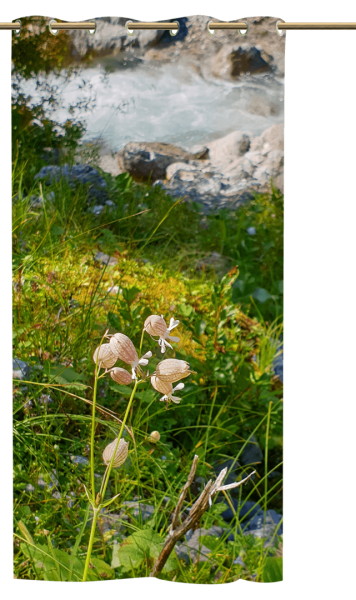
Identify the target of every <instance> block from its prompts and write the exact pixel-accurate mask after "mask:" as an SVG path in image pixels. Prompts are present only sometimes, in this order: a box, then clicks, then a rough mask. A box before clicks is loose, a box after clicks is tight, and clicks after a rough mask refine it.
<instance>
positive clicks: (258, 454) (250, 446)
mask: <svg viewBox="0 0 356 600" xmlns="http://www.w3.org/2000/svg"><path fill="white" fill-rule="evenodd" d="M262 458H263V454H262V451H261V448H260V447H259V445H258V443H257V439H256V437H255V436H254V435H252V436H251V438H250V439H249V441H248V443H247V445H246V446H245V448H244V449H243V452H242V454H241V456H240V461H241V463H242V464H243V465H251V464H255V463H260V462H261V461H262Z"/></svg>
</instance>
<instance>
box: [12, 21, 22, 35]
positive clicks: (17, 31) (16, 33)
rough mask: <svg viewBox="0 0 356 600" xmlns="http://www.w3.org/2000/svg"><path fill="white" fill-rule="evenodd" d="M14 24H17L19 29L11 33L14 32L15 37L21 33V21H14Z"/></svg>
mask: <svg viewBox="0 0 356 600" xmlns="http://www.w3.org/2000/svg"><path fill="white" fill-rule="evenodd" d="M14 23H18V24H19V25H20V28H19V29H13V32H14V34H15V35H19V34H20V33H21V27H22V23H21V21H19V20H17V21H14Z"/></svg>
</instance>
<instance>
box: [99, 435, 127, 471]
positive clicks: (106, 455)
mask: <svg viewBox="0 0 356 600" xmlns="http://www.w3.org/2000/svg"><path fill="white" fill-rule="evenodd" d="M116 444H117V438H116V439H115V440H114V441H113V442H111V444H109V445H108V446H106V448H105V450H104V452H103V461H104V464H105V465H109V464H110V461H111V459H112V457H113V454H114V452H115V447H116ZM128 453H129V443H128V442H125V440H124V439H123V438H121V440H120V441H119V445H118V447H117V450H116V453H115V458H114V460H113V463H112V466H113V467H120V466H121V465H122V464H123V463H124V462H125V460H126V459H127V455H128Z"/></svg>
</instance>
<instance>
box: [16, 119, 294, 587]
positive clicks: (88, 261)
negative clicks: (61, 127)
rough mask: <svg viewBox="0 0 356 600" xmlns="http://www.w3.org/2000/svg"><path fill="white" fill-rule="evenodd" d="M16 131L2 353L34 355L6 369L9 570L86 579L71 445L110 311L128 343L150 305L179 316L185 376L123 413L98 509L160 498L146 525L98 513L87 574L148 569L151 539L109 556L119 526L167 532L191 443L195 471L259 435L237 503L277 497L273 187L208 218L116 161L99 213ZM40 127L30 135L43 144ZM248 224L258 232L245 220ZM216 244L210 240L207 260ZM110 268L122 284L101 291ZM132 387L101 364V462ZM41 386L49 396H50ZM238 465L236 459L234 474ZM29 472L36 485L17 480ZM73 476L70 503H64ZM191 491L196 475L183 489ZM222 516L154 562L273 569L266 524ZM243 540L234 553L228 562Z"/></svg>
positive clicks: (143, 394)
mask: <svg viewBox="0 0 356 600" xmlns="http://www.w3.org/2000/svg"><path fill="white" fill-rule="evenodd" d="M68 131H70V130H68ZM30 133H31V132H28V137H29V138H31V135H30ZM26 135H27V134H26ZM41 135H42V134H41ZM71 135H72V134H71V133H68V136H69V141H68V144H67V146H66V147H67V150H68V148H69V150H68V154H67V158H66V160H70V156H71V155H70V151H71V150H70V149H72V150H74V149H75V136H76V133H75V135H74V141H73V143H72V142H71V138H70V136H71ZM26 139H27V138H26ZM26 139H23V141H22V145H18V147H17V150H16V151H15V156H14V170H13V199H14V202H13V231H14V237H13V266H14V356H16V357H18V358H21V359H23V360H25V361H26V362H28V363H29V364H30V365H31V367H32V370H31V373H30V376H29V378H28V381H25V382H19V381H17V382H15V391H14V470H15V484H14V494H15V504H14V507H15V509H14V516H15V574H16V576H17V577H18V578H25V579H43V578H49V579H70V578H71V579H73V580H76V578H77V579H78V578H80V576H81V572H82V571H81V569H82V560H83V558H85V554H86V548H87V545H88V539H89V531H90V530H89V528H88V527H82V525H83V521H84V520H85V515H86V504H87V503H86V500H85V495H84V488H83V484H87V482H88V479H89V467H88V465H85V466H81V465H75V464H73V462H72V460H71V456H73V455H81V456H85V455H87V444H88V441H89V438H90V424H91V411H90V409H91V407H90V401H91V398H92V385H93V368H94V365H93V363H92V359H91V357H92V354H93V351H94V349H95V347H96V346H97V345H98V343H99V341H100V339H101V337H102V335H103V333H104V331H105V329H106V328H109V329H110V331H111V332H114V331H122V332H123V333H125V334H126V335H129V336H130V338H131V339H132V340H133V341H134V343H135V345H136V347H138V346H139V343H140V335H141V329H142V325H143V322H144V320H145V318H146V317H147V316H148V315H149V314H152V313H154V314H163V315H164V316H165V317H166V320H169V317H170V316H173V315H174V317H175V318H178V319H179V320H180V322H181V323H180V325H179V328H178V330H177V334H178V335H180V337H181V343H180V344H178V347H177V349H176V351H175V354H174V355H175V356H176V357H177V358H184V359H187V360H188V361H189V362H190V364H191V365H192V368H193V369H194V371H195V375H193V376H191V377H190V378H189V379H187V380H186V387H185V390H184V391H183V392H182V393H181V396H182V402H181V404H180V405H178V406H175V405H170V406H169V408H168V410H166V409H165V406H164V403H161V402H159V395H158V394H157V393H155V392H154V391H153V389H152V388H150V387H149V385H146V386H145V387H143V388H142V389H140V390H139V392H138V393H137V395H136V399H135V402H134V411H133V412H132V415H131V417H130V418H129V425H130V426H132V427H133V429H134V432H135V440H136V444H135V445H133V444H131V451H130V455H129V461H128V462H127V463H125V465H124V467H122V468H121V469H119V470H116V471H114V473H113V475H112V476H111V483H110V489H109V492H110V494H111V495H114V494H117V493H121V496H120V497H119V499H118V500H117V501H116V503H115V504H114V505H111V506H110V510H111V511H112V512H115V513H118V512H119V511H120V510H121V508H122V502H123V501H125V500H129V501H131V500H133V498H134V497H135V496H139V497H141V498H142V499H143V501H144V502H145V503H148V504H152V505H154V506H155V512H154V515H153V516H152V518H151V519H150V521H149V522H148V523H146V524H145V525H143V523H142V521H140V520H135V519H131V521H129V522H127V521H123V526H125V529H123V530H122V531H121V532H119V533H118V534H117V535H115V536H114V532H113V531H111V532H110V531H107V532H105V533H100V528H99V530H98V531H97V534H96V538H95V541H94V552H93V557H94V562H95V560H97V561H99V559H100V560H101V561H104V563H105V564H106V565H109V566H105V565H104V564H103V563H100V562H97V563H96V567H95V568H94V569H93V573H92V577H93V578H99V579H100V578H101V579H104V578H120V577H141V576H145V575H147V574H148V573H149V570H150V566H152V561H153V559H154V553H153V555H152V556H151V555H150V553H148V554H147V553H146V554H145V556H144V558H143V559H142V561H141V562H140V563H139V564H137V565H136V566H135V568H134V569H132V568H126V567H122V566H120V567H115V569H114V570H112V569H110V564H111V560H112V552H113V549H114V548H115V546H116V547H117V544H114V543H113V542H114V540H116V541H117V542H119V543H120V541H122V539H124V538H126V537H127V536H128V535H130V534H134V533H135V532H136V533H137V532H139V531H140V530H142V528H143V527H145V528H147V527H150V528H151V529H153V530H154V531H155V532H156V533H157V534H158V535H159V536H161V538H162V541H163V540H164V538H165V535H166V533H167V530H168V527H169V515H170V512H171V510H173V507H174V502H175V501H176V500H177V499H178V496H179V494H180V490H181V487H182V485H184V483H185V481H186V477H187V474H188V472H189V469H190V466H191V462H192V458H193V456H194V454H198V455H199V458H200V460H199V463H198V470H197V475H198V476H199V477H204V478H205V480H207V479H208V478H209V477H211V476H212V475H213V473H214V472H213V468H212V467H213V466H214V465H216V463H217V462H219V461H220V462H223V461H225V460H227V459H233V460H236V461H239V458H240V457H241V453H242V451H243V449H244V447H245V446H246V444H248V442H249V440H250V438H251V436H252V435H254V436H255V437H256V438H257V440H258V443H259V445H260V447H261V448H262V449H263V454H264V459H263V461H262V462H261V464H257V465H253V468H255V469H256V471H257V476H256V478H255V479H254V481H253V482H249V483H248V484H246V485H245V486H244V487H243V489H242V490H241V488H239V490H240V495H241V499H242V502H243V501H244V500H246V499H249V500H251V499H252V500H255V501H258V502H259V503H260V504H261V506H262V507H263V508H265V509H268V508H274V509H276V510H277V511H280V510H281V506H282V480H281V477H280V476H277V477H267V475H268V474H270V475H271V473H272V471H273V470H274V469H276V471H278V472H281V462H282V386H281V383H280V382H279V380H278V379H276V378H275V377H274V376H273V371H272V368H271V367H272V362H273V360H274V357H275V355H276V353H277V352H278V351H279V341H280V339H281V335H282V306H283V296H282V293H283V287H282V279H283V197H282V195H281V194H280V193H279V191H278V190H276V189H274V188H273V186H272V187H271V191H270V193H268V194H264V195H256V196H255V198H254V199H252V200H251V201H250V202H249V203H247V204H244V205H243V206H241V207H240V208H238V209H237V210H236V211H233V212H227V211H221V212H220V213H219V215H211V216H208V217H203V216H202V215H201V214H200V213H199V211H198V207H196V206H193V205H190V204H188V203H185V202H183V201H176V200H174V201H172V199H171V198H170V197H169V196H168V195H166V193H165V192H164V191H163V190H162V189H161V188H160V187H152V186H150V185H139V184H137V183H135V182H134V181H133V180H132V179H131V178H130V176H129V175H128V174H123V175H120V176H118V177H116V178H113V177H111V176H109V175H107V174H103V176H104V177H105V179H106V181H107V189H108V194H109V197H110V199H112V200H113V202H114V203H115V206H114V207H113V208H112V209H111V210H108V209H105V211H104V213H102V214H101V215H100V216H94V215H93V214H92V213H91V212H90V211H89V210H88V204H87V194H88V190H87V187H85V186H78V187H77V188H75V189H72V188H70V187H69V186H68V184H67V183H66V181H65V180H61V181H59V182H58V183H56V184H53V185H51V186H49V187H48V186H43V187H41V185H40V184H39V183H38V181H36V180H34V179H33V177H34V175H35V174H36V172H38V170H39V169H40V168H41V166H43V164H45V163H44V161H43V159H42V158H41V154H40V152H39V151H37V150H36V148H37V146H36V144H35V146H34V148H32V150H31V152H32V154H31V155H30V158H28V157H26ZM27 141H28V140H27ZM62 143H64V142H63V141H62ZM42 144H43V140H42V137H40V139H39V140H38V148H41V146H42ZM50 192H53V193H54V199H53V198H52V199H51V198H50ZM31 195H36V196H41V197H42V198H43V207H42V208H31V206H30V204H29V201H28V198H29V197H31ZM249 227H254V228H255V230H256V234H255V235H253V236H251V235H249V234H248V233H247V229H248V228H249ZM99 250H100V251H102V252H105V253H107V254H109V255H111V256H115V257H116V258H117V260H118V262H117V265H115V266H112V267H106V266H104V265H102V264H101V263H98V262H96V261H95V260H94V256H95V254H96V253H97V252H98V251H99ZM211 252H216V253H219V255H220V257H218V260H217V262H215V263H212V262H211V261H210V260H209V256H210V254H211ZM113 285H115V286H118V287H119V288H120V289H121V290H122V293H120V294H116V295H113V294H110V293H109V292H108V288H110V287H111V286H113ZM175 331H176V330H175ZM143 349H144V351H146V350H148V349H151V350H152V351H153V358H152V360H151V361H150V368H153V367H154V365H155V364H156V363H157V361H158V360H159V358H160V356H159V353H158V352H157V348H156V346H155V344H154V342H152V341H151V340H150V339H149V338H148V336H147V337H146V338H145V339H144V346H143ZM169 356H173V353H172V351H168V353H167V354H166V357H169ZM129 393H130V390H129V388H125V387H123V386H118V385H117V384H115V383H114V382H113V381H112V380H111V379H110V380H108V379H103V380H100V382H99V390H98V402H99V404H100V407H99V413H98V419H97V431H96V438H95V439H96V446H95V456H96V464H95V472H96V473H99V474H102V473H103V471H104V467H103V465H102V463H101V453H102V451H103V448H104V447H105V445H106V444H107V443H108V442H109V441H112V439H113V437H114V435H116V434H117V432H118V425H119V424H118V421H117V417H118V418H121V417H122V415H123V413H124V410H125V407H126V405H127V401H128V395H129ZM43 394H49V395H50V397H51V399H52V401H53V402H51V403H49V404H44V403H43V399H42V401H41V398H42V396H43ZM115 416H116V418H115ZM153 430H157V431H159V432H160V434H161V439H160V441H159V443H158V444H157V445H151V444H150V443H149V441H147V437H148V435H149V433H150V432H151V431H153ZM250 469H251V467H248V466H245V467H244V468H242V469H241V470H240V471H239V473H240V476H241V477H242V476H243V475H244V474H246V473H248V472H249V470H250ZM53 473H55V477H56V479H57V480H58V484H57V487H58V491H59V492H60V493H61V498H60V499H55V498H53V496H52V493H53V491H54V489H55V488H53V489H51V490H48V489H46V490H42V489H41V488H39V487H38V486H37V485H36V482H37V479H38V477H39V475H40V474H41V475H42V476H43V479H44V480H45V481H46V482H47V483H49V482H50V481H51V479H50V478H51V474H53ZM98 482H99V480H98ZM29 483H31V484H32V485H34V486H35V491H34V492H33V493H29V492H27V491H26V486H27V485H28V484H29ZM98 486H99V483H98ZM72 492H74V493H75V497H73V498H74V506H73V507H72V508H68V506H67V502H68V498H67V497H66V496H69V495H70V493H72ZM197 493H198V491H197V489H193V490H191V492H190V493H189V494H190V495H189V494H188V497H187V505H189V504H191V503H192V502H193V501H194V499H195V497H196V494H197ZM167 496H168V497H169V498H170V501H169V503H168V504H166V502H165V497H167ZM218 500H221V501H222V500H223V496H222V494H220V495H219V498H218ZM221 508H222V505H221V504H219V502H218V501H215V502H214V504H213V507H212V509H211V510H210V511H208V512H207V513H206V514H205V516H204V519H203V522H202V524H201V526H202V527H205V528H209V527H211V526H212V525H222V524H225V523H224V521H223V520H222V517H221V515H220V512H221ZM87 517H88V518H89V519H90V515H87ZM231 527H232V529H233V530H234V531H235V532H236V534H237V536H236V539H235V541H234V542H227V543H226V541H225V540H224V538H223V539H220V540H218V541H217V540H215V539H214V538H211V539H207V540H205V541H204V543H205V545H206V546H207V547H208V548H209V549H211V555H210V556H209V560H208V561H207V562H204V563H200V564H198V565H193V564H192V565H190V566H188V567H187V566H185V565H184V563H181V562H177V563H176V568H175V570H174V571H172V572H168V573H163V574H162V577H163V578H167V579H175V580H176V581H187V582H197V583H208V582H209V583H212V582H223V581H224V582H228V581H234V580H236V579H238V578H245V579H253V578H256V576H257V579H258V580H266V581H267V580H270V579H268V578H270V577H272V576H273V574H272V575H271V573H270V571H269V570H268V569H270V567H268V565H269V563H268V561H267V558H268V556H271V555H272V557H274V556H275V557H277V556H278V555H279V554H280V548H278V543H279V541H280V540H279V538H278V536H277V535H276V536H275V545H272V547H271V548H267V549H266V548H264V547H263V540H262V541H261V540H258V539H257V540H256V539H254V538H253V537H252V536H243V535H241V528H242V529H243V522H241V523H239V522H238V519H237V518H235V519H234V520H233V521H232V523H231ZM24 532H25V533H24ZM26 532H27V533H26ZM18 536H19V537H18ZM26 536H27V537H26ZM28 536H29V537H28ZM31 540H32V542H33V544H32V542H31ZM73 553H74V554H75V555H76V560H77V562H76V563H75V566H74V567H71V566H70V563H68V564H67V562H66V561H68V560H69V559H68V557H70V555H73ZM41 556H42V558H41ZM237 557H240V558H242V559H243V562H244V563H245V566H244V567H243V566H241V565H239V564H234V560H235V559H236V558H237ZM269 560H270V559H269ZM276 560H279V559H277V558H276ZM266 561H267V562H266ZM274 564H277V563H274ZM41 565H44V566H41ZM266 565H267V566H266ZM94 566H95V565H94ZM266 569H267V570H266ZM272 570H273V569H272Z"/></svg>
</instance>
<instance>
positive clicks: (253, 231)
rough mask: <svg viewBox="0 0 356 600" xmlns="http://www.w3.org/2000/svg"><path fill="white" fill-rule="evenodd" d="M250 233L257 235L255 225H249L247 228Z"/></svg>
mask: <svg viewBox="0 0 356 600" xmlns="http://www.w3.org/2000/svg"><path fill="white" fill-rule="evenodd" d="M246 231H247V233H248V235H256V228H255V227H248V228H247V229H246Z"/></svg>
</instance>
